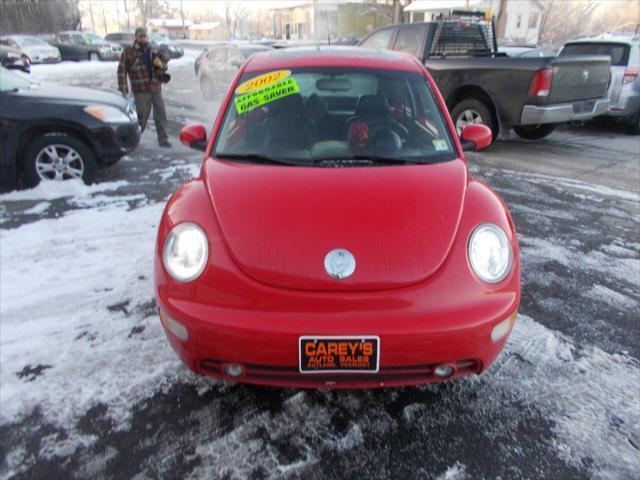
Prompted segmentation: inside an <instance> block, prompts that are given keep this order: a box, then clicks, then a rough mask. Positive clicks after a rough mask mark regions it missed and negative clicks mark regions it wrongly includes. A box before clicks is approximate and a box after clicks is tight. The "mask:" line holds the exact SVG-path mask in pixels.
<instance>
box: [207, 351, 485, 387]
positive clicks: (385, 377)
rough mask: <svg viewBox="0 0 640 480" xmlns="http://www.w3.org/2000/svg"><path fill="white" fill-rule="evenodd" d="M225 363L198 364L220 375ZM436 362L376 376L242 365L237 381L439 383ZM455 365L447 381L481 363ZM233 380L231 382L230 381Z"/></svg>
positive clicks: (211, 360)
mask: <svg viewBox="0 0 640 480" xmlns="http://www.w3.org/2000/svg"><path fill="white" fill-rule="evenodd" d="M226 363H228V362H227V361H225V360H219V359H214V358H206V359H204V360H201V361H200V364H199V365H200V368H201V369H202V371H203V373H212V374H215V375H223V376H224V373H223V371H222V366H223V365H224V364H226ZM440 363H443V362H439V363H429V364H424V365H401V366H393V367H380V371H379V372H378V373H372V374H365V373H340V374H336V373H327V374H322V373H313V374H301V373H300V372H299V371H298V367H283V366H277V365H256V364H243V366H244V367H245V369H246V370H245V374H244V376H243V377H242V379H241V380H244V381H252V380H253V381H255V382H256V383H263V382H264V383H268V382H274V383H281V384H284V383H289V382H290V383H295V384H308V385H309V386H317V385H332V384H334V383H335V384H336V385H338V384H341V383H349V384H357V383H366V384H372V383H381V384H383V383H385V382H387V383H390V384H400V383H407V384H410V383H427V382H432V381H441V380H442V379H440V378H438V377H436V376H435V374H434V370H435V368H436V367H437V366H438V365H440ZM451 363H454V364H455V365H456V373H455V374H454V375H453V376H452V377H451V378H456V377H461V376H466V375H469V374H472V373H480V370H481V363H480V362H479V361H477V360H473V359H465V360H456V361H455V362H451ZM231 380H235V379H231Z"/></svg>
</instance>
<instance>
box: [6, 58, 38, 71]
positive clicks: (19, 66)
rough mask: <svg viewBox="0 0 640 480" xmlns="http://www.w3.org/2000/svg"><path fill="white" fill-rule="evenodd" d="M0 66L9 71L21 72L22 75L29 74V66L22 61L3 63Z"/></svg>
mask: <svg viewBox="0 0 640 480" xmlns="http://www.w3.org/2000/svg"><path fill="white" fill-rule="evenodd" d="M2 66H3V67H5V68H7V69H10V70H22V71H23V72H24V73H31V64H29V63H28V62H24V61H23V60H22V59H19V60H15V61H12V62H11V63H3V64H2Z"/></svg>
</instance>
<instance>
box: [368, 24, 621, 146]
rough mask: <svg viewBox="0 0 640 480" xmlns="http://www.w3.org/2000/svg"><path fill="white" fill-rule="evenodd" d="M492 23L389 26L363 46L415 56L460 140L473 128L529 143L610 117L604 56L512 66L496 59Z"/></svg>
mask: <svg viewBox="0 0 640 480" xmlns="http://www.w3.org/2000/svg"><path fill="white" fill-rule="evenodd" d="M493 27H494V26H493V22H487V21H485V20H484V14H482V15H481V16H476V15H475V14H473V13H470V12H463V13H459V14H454V15H452V16H450V17H446V18H443V19H441V20H439V21H437V22H426V23H411V24H402V25H391V26H387V27H383V28H380V29H378V30H375V31H373V32H372V33H371V34H369V35H368V36H367V37H365V38H364V39H363V40H362V42H361V43H360V45H362V46H365V47H369V48H388V49H392V50H397V51H403V52H408V53H411V54H412V55H414V56H416V57H417V58H418V59H419V60H420V61H421V62H422V63H424V64H425V65H426V67H427V69H428V70H429V72H430V73H431V75H433V79H434V80H435V82H436V84H437V85H438V87H439V88H440V91H441V92H442V95H443V96H444V98H445V100H446V102H447V106H448V108H449V111H450V112H451V116H452V117H453V121H454V123H455V125H456V129H457V130H458V132H460V131H461V130H462V128H463V127H464V126H465V125H468V124H470V123H482V124H484V125H489V126H490V127H491V130H492V131H493V132H494V135H498V134H500V133H503V134H504V133H507V132H508V131H509V129H511V128H513V129H514V130H515V132H516V133H517V134H518V135H519V136H521V137H523V138H528V139H539V138H543V137H545V136H547V135H549V134H550V133H551V132H553V130H554V129H555V127H556V125H558V124H559V123H562V122H568V121H571V120H583V119H588V118H592V117H595V116H597V115H600V114H601V113H604V112H606V111H607V107H608V104H609V99H608V98H607V97H606V88H607V83H608V81H609V64H610V60H609V58H607V57H604V56H578V57H569V56H566V57H559V58H558V57H550V58H510V57H506V56H504V55H499V53H498V49H497V41H496V39H495V34H494V33H493V32H495V29H494V28H493Z"/></svg>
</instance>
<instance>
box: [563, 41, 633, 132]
mask: <svg viewBox="0 0 640 480" xmlns="http://www.w3.org/2000/svg"><path fill="white" fill-rule="evenodd" d="M559 55H560V57H565V56H568V55H607V56H608V57H609V58H611V82H610V83H609V88H608V89H607V97H608V98H609V100H610V102H611V103H610V104H609V109H608V110H607V111H606V112H605V113H604V115H608V116H611V117H619V118H623V119H624V121H625V123H627V125H629V127H630V129H631V131H632V132H633V133H640V78H639V77H640V35H638V34H603V35H599V36H597V37H590V38H581V39H579V40H572V41H570V42H568V43H566V44H565V45H564V46H563V47H562V50H561V51H560V53H559Z"/></svg>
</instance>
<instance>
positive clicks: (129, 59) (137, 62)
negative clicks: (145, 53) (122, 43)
mask: <svg viewBox="0 0 640 480" xmlns="http://www.w3.org/2000/svg"><path fill="white" fill-rule="evenodd" d="M145 48H148V49H149V50H150V54H151V57H152V58H153V56H154V55H155V54H156V52H155V51H154V50H153V49H151V47H149V46H147V47H145ZM127 74H129V80H131V90H133V92H134V93H136V92H159V91H160V89H161V84H160V81H159V80H158V78H157V73H156V69H155V68H153V67H152V68H151V78H149V71H148V70H147V66H146V65H145V63H144V58H142V53H141V52H140V44H139V43H137V42H136V43H134V44H133V45H132V46H130V47H127V48H125V49H124V51H123V52H122V56H121V57H120V64H119V65H118V90H120V91H121V92H122V93H123V94H124V95H127V94H128V93H129V87H128V86H127Z"/></svg>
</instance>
